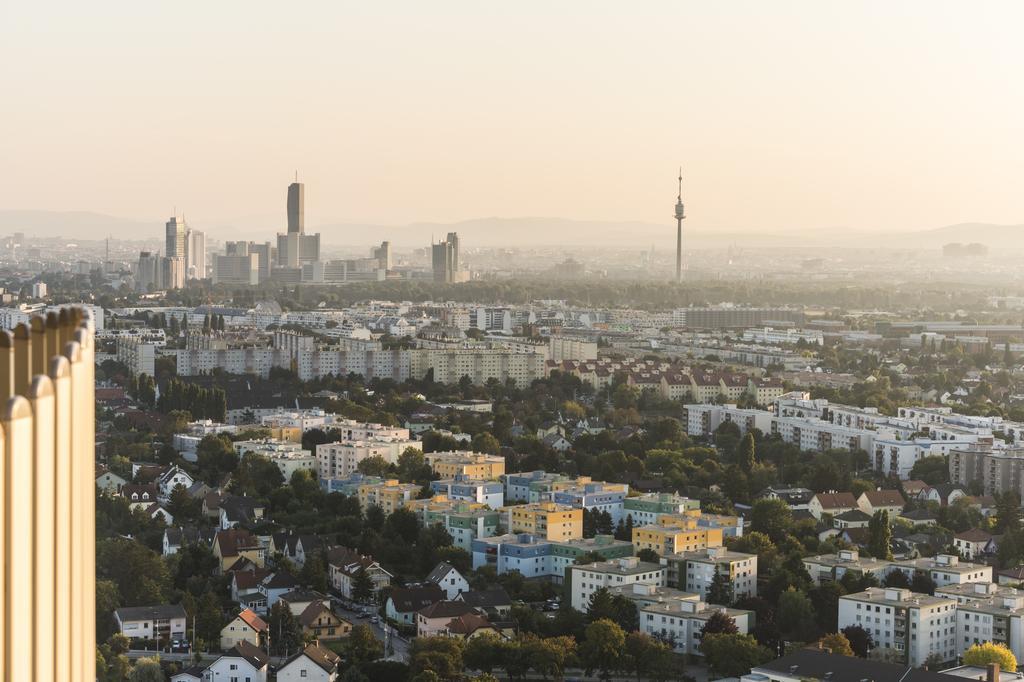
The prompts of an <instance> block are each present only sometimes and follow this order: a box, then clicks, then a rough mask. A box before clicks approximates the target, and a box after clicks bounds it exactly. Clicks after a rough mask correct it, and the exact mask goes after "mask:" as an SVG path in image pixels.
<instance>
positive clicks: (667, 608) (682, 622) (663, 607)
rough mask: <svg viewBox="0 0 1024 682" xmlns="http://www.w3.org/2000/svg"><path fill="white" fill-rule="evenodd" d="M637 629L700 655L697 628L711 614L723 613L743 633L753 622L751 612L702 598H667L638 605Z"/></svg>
mask: <svg viewBox="0 0 1024 682" xmlns="http://www.w3.org/2000/svg"><path fill="white" fill-rule="evenodd" d="M639 611H640V614H639V615H640V632H643V633H645V634H647V635H650V636H651V637H654V638H656V639H659V640H661V641H663V642H666V643H668V644H669V646H671V647H672V648H673V650H674V651H675V652H676V653H680V654H693V655H698V656H699V655H700V636H701V631H702V630H703V629H704V626H705V625H706V624H707V621H708V619H709V618H711V616H713V615H714V614H716V613H724V614H725V615H727V616H729V617H730V618H732V620H733V622H734V623H736V629H737V630H738V631H739V633H740V634H742V635H745V634H747V633H748V632H749V631H750V626H751V625H753V615H754V614H753V612H752V611H743V610H740V609H730V608H726V607H724V606H715V605H712V604H707V603H705V602H702V601H692V600H688V599H671V600H666V601H663V602H655V603H651V604H647V605H645V606H641V607H640V609H639Z"/></svg>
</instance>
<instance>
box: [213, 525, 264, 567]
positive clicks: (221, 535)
mask: <svg viewBox="0 0 1024 682" xmlns="http://www.w3.org/2000/svg"><path fill="white" fill-rule="evenodd" d="M213 555H214V556H215V557H217V560H218V561H219V562H220V570H221V573H225V572H227V570H228V569H229V568H231V567H232V565H234V564H235V562H237V561H238V560H239V559H243V558H244V559H248V560H249V561H251V562H252V563H253V564H255V565H256V566H258V567H259V568H263V564H264V561H265V560H266V558H267V549H266V547H264V546H263V545H261V544H260V541H259V538H257V537H256V536H255V535H253V534H252V533H250V532H249V531H247V530H243V529H241V528H238V529H235V528H232V529H230V530H219V531H217V534H216V535H214V536H213Z"/></svg>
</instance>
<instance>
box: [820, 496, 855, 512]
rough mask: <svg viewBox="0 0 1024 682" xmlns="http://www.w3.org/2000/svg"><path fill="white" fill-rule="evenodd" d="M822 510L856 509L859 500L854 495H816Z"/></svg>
mask: <svg viewBox="0 0 1024 682" xmlns="http://www.w3.org/2000/svg"><path fill="white" fill-rule="evenodd" d="M815 497H817V498H818V503H819V504H820V505H821V508H822V509H844V508H845V509H855V508H856V507H857V500H856V499H855V498H854V497H853V493H818V494H817V495H815Z"/></svg>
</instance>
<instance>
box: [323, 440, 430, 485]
mask: <svg viewBox="0 0 1024 682" xmlns="http://www.w3.org/2000/svg"><path fill="white" fill-rule="evenodd" d="M409 447H411V448H416V449H422V448H423V444H422V443H420V442H419V441H410V440H402V439H398V438H394V439H392V438H376V439H373V440H359V441H351V442H346V441H342V442H340V443H324V444H322V445H317V446H316V473H317V476H319V477H320V478H321V479H327V478H350V477H351V476H352V475H353V474H355V473H357V467H358V466H359V463H360V462H362V461H363V460H364V459H368V458H370V457H383V458H384V460H385V461H386V462H388V463H389V464H397V463H398V457H399V455H401V454H402V453H403V452H405V449H406V448H409Z"/></svg>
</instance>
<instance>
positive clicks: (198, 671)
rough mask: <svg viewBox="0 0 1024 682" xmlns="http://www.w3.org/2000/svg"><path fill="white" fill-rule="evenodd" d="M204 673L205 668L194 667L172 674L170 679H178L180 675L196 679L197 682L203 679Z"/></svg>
mask: <svg viewBox="0 0 1024 682" xmlns="http://www.w3.org/2000/svg"><path fill="white" fill-rule="evenodd" d="M205 671H206V668H205V667H203V666H201V665H194V666H192V667H191V668H185V669H184V670H181V671H179V672H176V673H174V675H172V676H171V677H180V676H182V675H189V676H191V677H194V678H196V679H197V680H201V679H203V672H205Z"/></svg>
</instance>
